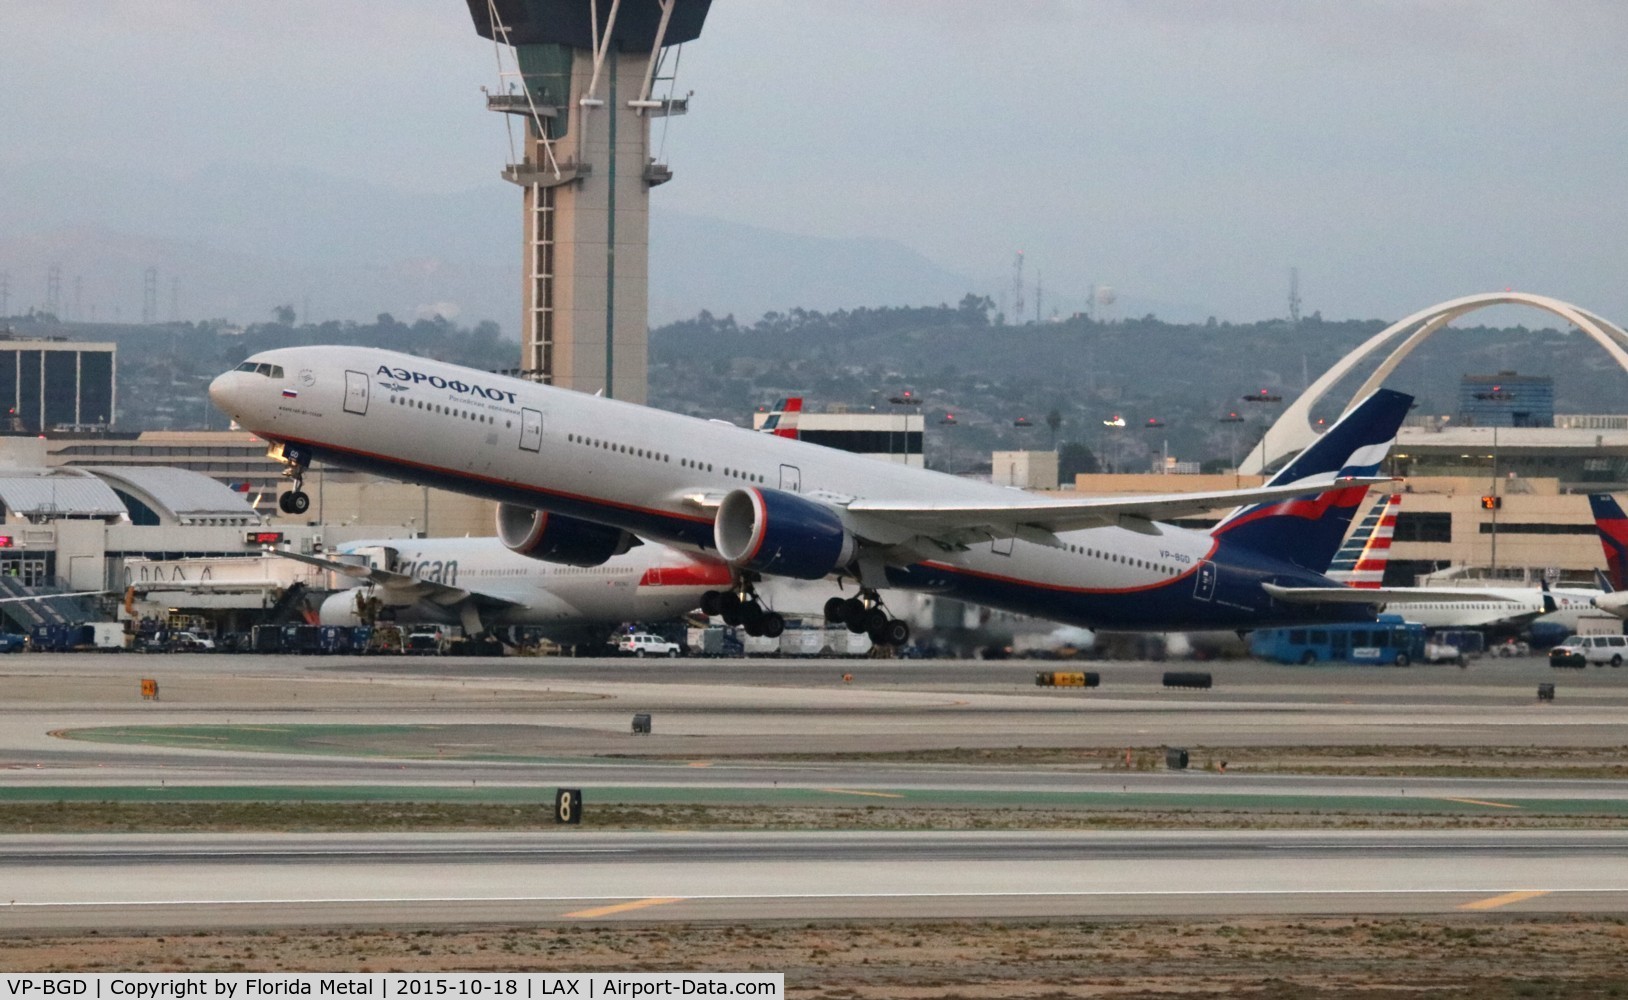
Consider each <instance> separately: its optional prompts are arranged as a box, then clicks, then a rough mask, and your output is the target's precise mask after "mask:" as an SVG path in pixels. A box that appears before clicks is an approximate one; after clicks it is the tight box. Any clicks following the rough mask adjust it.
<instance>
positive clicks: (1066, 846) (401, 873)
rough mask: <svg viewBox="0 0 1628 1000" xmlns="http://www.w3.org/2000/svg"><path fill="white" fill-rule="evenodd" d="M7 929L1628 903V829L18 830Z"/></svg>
mask: <svg viewBox="0 0 1628 1000" xmlns="http://www.w3.org/2000/svg"><path fill="white" fill-rule="evenodd" d="M0 875H3V878H4V884H5V885H6V890H5V895H6V897H7V900H6V904H5V905H4V906H3V907H0V926H4V927H6V928H11V929H22V928H87V927H103V928H106V927H146V928H155V927H165V926H187V925H194V924H198V923H205V922H207V923H209V924H211V925H214V926H239V925H248V926H278V925H295V924H307V925H310V924H353V923H369V924H392V923H414V924H438V923H467V922H480V921H493V922H514V921H522V922H541V923H555V922H562V923H563V922H580V921H585V920H588V921H591V920H640V921H690V920H730V921H752V920H768V919H786V918H790V917H798V918H831V919H848V918H859V917H869V918H894V917H899V918H903V917H914V918H920V917H963V918H994V917H1084V916H1102V917H1114V916H1193V915H1213V914H1261V913H1276V914H1283V913H1294V914H1301V913H1305V914H1311V913H1448V912H1458V911H1463V912H1476V911H1484V910H1489V909H1518V910H1520V911H1523V912H1555V911H1568V912H1585V911H1601V912H1610V911H1620V910H1621V909H1622V908H1623V906H1624V904H1625V903H1628V833H1621V832H1528V833H1518V832H1516V833H1510V832H1501V833H1492V834H1489V833H1461V832H1442V831H1435V832H1409V833H1353V832H1339V833H1302V832H1276V833H1259V832H1252V831H1230V832H1207V831H1206V832H1193V833H1136V834H1120V833H1072V832H1070V833H1056V832H1026V833H1015V834H1014V833H1001V834H989V833H953V834H951V833H896V834H877V833H842V832H838V833H829V832H827V833H806V834H797V833H772V834H726V833H711V834H704V833H674V834H655V835H650V834H628V833H621V834H612V833H591V832H573V833H566V834H560V835H542V836H536V835H517V834H488V835H469V834H446V835H425V834H409V835H398V836H384V835H366V836H310V835H306V836H301V835H275V836H266V835H240V836H183V837H154V836H94V837H83V838H36V837H12V838H7V839H6V841H5V843H4V844H0Z"/></svg>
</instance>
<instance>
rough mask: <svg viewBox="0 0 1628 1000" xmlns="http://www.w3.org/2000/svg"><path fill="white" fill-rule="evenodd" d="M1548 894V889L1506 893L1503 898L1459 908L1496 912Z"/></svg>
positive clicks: (1486, 900) (1493, 898)
mask: <svg viewBox="0 0 1628 1000" xmlns="http://www.w3.org/2000/svg"><path fill="white" fill-rule="evenodd" d="M1548 894H1549V890H1547V889H1522V890H1520V891H1518V892H1506V893H1504V894H1503V895H1502V896H1493V897H1491V898H1490V899H1478V900H1476V901H1475V902H1473V903H1463V904H1460V906H1459V907H1458V908H1459V909H1461V910H1496V909H1497V908H1498V907H1500V906H1508V905H1509V904H1510V903H1519V902H1520V901H1522V900H1524V899H1536V898H1537V897H1539V896H1547V895H1548Z"/></svg>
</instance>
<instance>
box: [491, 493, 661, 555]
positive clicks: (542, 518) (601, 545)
mask: <svg viewBox="0 0 1628 1000" xmlns="http://www.w3.org/2000/svg"><path fill="white" fill-rule="evenodd" d="M497 537H498V538H500V539H501V540H502V541H503V544H504V545H507V546H508V547H509V550H510V551H511V552H518V553H520V554H521V555H523V556H530V557H531V558H533V559H541V560H542V561H543V562H551V563H564V564H565V565H567V566H599V565H602V564H603V563H604V562H605V561H606V560H607V559H609V558H611V557H612V556H619V555H621V554H622V553H624V552H626V551H627V550H628V549H631V548H632V547H633V546H635V545H637V544H638V543H639V540H638V539H637V538H634V537H633V536H632V535H630V534H628V533H627V532H625V531H623V530H622V529H621V528H612V527H609V526H607V525H603V524H595V523H594V522H592V521H584V520H581V519H580V518H575V517H566V516H564V515H563V514H549V513H545V512H543V511H540V510H533V509H532V508H530V507H516V506H515V505H514V504H508V503H500V504H498V505H497Z"/></svg>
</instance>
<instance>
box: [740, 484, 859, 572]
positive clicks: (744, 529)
mask: <svg viewBox="0 0 1628 1000" xmlns="http://www.w3.org/2000/svg"><path fill="white" fill-rule="evenodd" d="M712 536H713V541H714V542H715V543H716V544H717V546H718V554H719V555H721V556H723V557H724V558H725V559H726V560H728V561H729V562H730V563H732V564H734V565H736V566H739V567H740V568H742V569H749V570H755V571H757V572H759V573H768V574H771V575H773V576H791V577H796V578H798V579H800V580H818V579H821V578H823V577H825V576H828V575H829V574H830V573H831V572H833V571H834V570H837V569H840V568H841V567H843V566H846V565H848V563H849V562H851V561H852V560H853V557H854V550H855V548H857V543H856V542H855V541H854V536H853V535H852V534H850V533H849V532H848V529H847V528H846V527H845V526H844V525H843V523H842V518H841V517H839V516H837V513H836V511H834V510H832V509H831V508H829V507H825V506H822V505H820V504H817V503H815V502H813V501H812V500H805V499H804V498H802V497H800V496H798V495H797V494H795V493H786V492H783V491H781V490H760V489H744V490H735V491H734V492H732V493H730V494H729V495H728V496H726V497H724V502H723V503H721V504H719V505H718V519H717V521H716V522H714V524H713V529H712Z"/></svg>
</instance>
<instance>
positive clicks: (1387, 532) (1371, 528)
mask: <svg viewBox="0 0 1628 1000" xmlns="http://www.w3.org/2000/svg"><path fill="white" fill-rule="evenodd" d="M1401 503H1402V494H1400V493H1381V494H1378V495H1377V496H1375V497H1374V505H1373V506H1372V507H1370V508H1368V513H1366V514H1364V515H1363V517H1362V520H1361V521H1358V522H1357V526H1356V528H1355V529H1354V530H1353V531H1352V532H1351V534H1350V536H1349V537H1347V538H1346V540H1345V544H1343V545H1341V546H1340V551H1338V552H1336V553H1335V554H1334V562H1333V563H1331V564H1330V565H1329V567H1328V578H1329V579H1330V580H1336V581H1338V582H1340V583H1343V584H1345V585H1346V586H1347V587H1355V588H1357V589H1358V590H1377V589H1378V588H1379V586H1380V585H1381V584H1382V583H1383V582H1384V580H1385V564H1386V563H1388V562H1390V559H1391V539H1392V538H1393V537H1395V535H1396V509H1397V507H1398V506H1399V505H1400V504H1401Z"/></svg>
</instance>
